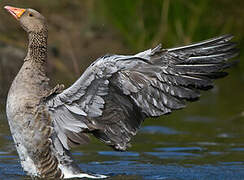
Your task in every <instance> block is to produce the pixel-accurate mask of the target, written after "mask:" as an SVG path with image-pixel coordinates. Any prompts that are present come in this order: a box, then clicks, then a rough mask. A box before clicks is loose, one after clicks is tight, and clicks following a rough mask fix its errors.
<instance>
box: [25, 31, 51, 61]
mask: <svg viewBox="0 0 244 180" xmlns="http://www.w3.org/2000/svg"><path fill="white" fill-rule="evenodd" d="M28 60H31V61H34V62H36V63H41V64H45V62H46V60H47V30H43V31H41V32H38V33H36V32H31V33H29V45H28V52H27V56H26V58H25V61H28Z"/></svg>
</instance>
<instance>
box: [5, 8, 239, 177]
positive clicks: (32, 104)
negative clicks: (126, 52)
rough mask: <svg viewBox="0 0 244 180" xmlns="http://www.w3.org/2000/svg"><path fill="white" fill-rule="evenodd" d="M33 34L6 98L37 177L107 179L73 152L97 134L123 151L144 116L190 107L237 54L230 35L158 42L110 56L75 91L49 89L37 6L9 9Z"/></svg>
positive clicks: (24, 157)
mask: <svg viewBox="0 0 244 180" xmlns="http://www.w3.org/2000/svg"><path fill="white" fill-rule="evenodd" d="M5 9H7V10H8V11H9V12H10V13H11V14H12V15H13V16H14V17H15V18H16V19H17V20H18V21H19V22H20V24H21V26H22V27H23V29H24V30H25V31H26V32H27V33H28V37H29V45H28V51H27V55H26V57H25V59H24V63H23V66H22V67H21V69H20V71H19V73H18V74H17V76H16V77H15V79H14V81H13V83H12V85H11V88H10V90H9V93H8V98H7V107H6V112H7V118H8V122H9V126H10V130H11V133H12V136H13V139H14V142H15V145H16V149H17V152H18V154H19V157H20V161H21V165H22V167H23V169H24V170H25V171H26V172H27V173H28V174H29V175H30V176H32V177H38V178H55V179H62V178H74V177H78V178H83V177H88V178H105V177H106V176H103V175H89V174H86V173H84V172H82V171H81V170H80V169H79V167H78V166H77V165H76V164H75V162H74V160H73V159H72V157H71V153H70V151H69V150H70V149H71V148H72V147H73V146H74V145H79V144H82V143H84V142H87V141H88V140H89V138H88V135H89V134H92V135H94V136H95V137H97V138H98V139H100V140H101V141H102V142H104V143H105V144H107V145H109V146H111V147H112V148H114V149H115V150H120V151H124V150H126V148H127V147H128V145H129V142H130V140H131V138H132V136H134V135H135V134H136V133H137V130H138V129H139V127H140V126H141V123H142V122H143V120H144V119H145V118H147V117H158V116H161V115H164V114H168V113H170V112H172V111H173V110H177V109H181V108H183V107H185V102H186V101H187V100H196V99H198V98H199V96H200V90H203V89H204V90H205V89H208V88H211V87H212V86H213V79H215V78H219V77H223V76H225V75H226V73H225V72H223V70H224V69H225V68H228V67H230V66H231V64H232V63H231V62H229V61H228V59H230V58H232V57H235V56H236V55H237V54H238V52H237V50H236V49H235V44H234V43H231V42H230V40H231V39H232V36H230V35H224V36H220V37H217V38H213V39H210V40H207V41H203V42H200V43H196V44H193V45H189V46H183V47H178V48H172V49H162V48H161V46H157V47H156V48H154V49H149V50H146V51H144V52H141V53H138V54H136V55H132V56H122V55H106V56H103V57H101V58H99V59H97V60H96V61H95V62H94V63H92V64H91V65H90V66H89V67H88V68H87V70H86V71H85V72H84V73H83V74H82V76H81V77H80V78H79V79H78V80H77V81H76V82H75V83H74V84H73V85H72V86H70V87H69V88H67V89H65V90H64V87H63V85H57V86H56V87H54V88H50V87H49V84H48V81H49V79H48V78H47V76H46V61H47V37H48V36H47V32H48V31H47V25H46V20H45V18H44V17H43V16H42V15H41V14H40V13H39V12H37V11H35V10H33V9H20V8H14V7H10V6H6V7H5Z"/></svg>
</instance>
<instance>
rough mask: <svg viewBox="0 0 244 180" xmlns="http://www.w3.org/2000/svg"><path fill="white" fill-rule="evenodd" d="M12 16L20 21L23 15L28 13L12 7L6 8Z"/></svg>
mask: <svg viewBox="0 0 244 180" xmlns="http://www.w3.org/2000/svg"><path fill="white" fill-rule="evenodd" d="M4 8H5V9H6V10H7V11H8V12H9V13H10V14H12V15H13V16H14V18H15V19H17V20H18V19H19V18H20V17H21V16H22V14H23V13H24V12H25V11H26V9H21V8H16V7H11V6H5V7H4Z"/></svg>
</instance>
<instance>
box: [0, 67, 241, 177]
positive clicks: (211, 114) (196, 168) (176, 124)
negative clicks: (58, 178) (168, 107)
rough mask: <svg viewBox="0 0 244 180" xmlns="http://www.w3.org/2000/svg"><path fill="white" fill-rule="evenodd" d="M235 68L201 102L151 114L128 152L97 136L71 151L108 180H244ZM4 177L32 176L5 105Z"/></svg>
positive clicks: (1, 137) (0, 137)
mask: <svg viewBox="0 0 244 180" xmlns="http://www.w3.org/2000/svg"><path fill="white" fill-rule="evenodd" d="M238 71H239V70H238V68H234V69H233V70H231V72H230V74H231V75H230V76H229V77H227V78H225V79H223V80H218V81H217V86H216V88H214V89H213V90H211V91H210V92H204V93H203V96H202V97H201V100H200V101H199V102H194V103H191V104H189V105H188V107H187V108H186V109H185V110H181V111H177V112H174V113H173V114H172V115H167V116H163V117H161V118H158V119H149V120H147V121H146V122H145V123H144V126H143V127H142V129H141V130H140V132H139V133H138V135H137V136H136V137H135V138H134V139H133V140H132V147H131V148H129V149H128V152H114V151H112V149H110V148H109V147H106V146H104V145H103V144H102V143H100V142H99V141H98V140H95V139H92V142H91V143H90V144H89V145H86V146H83V147H80V148H76V149H74V151H73V155H74V157H75V159H76V160H77V162H78V164H79V166H80V167H81V168H82V169H83V170H84V171H85V172H91V173H97V174H105V175H108V176H110V179H164V180H165V179H167V180H182V179H187V180H196V179H199V180H203V179H204V180H205V179H214V180H215V179H216V180H225V179H226V180H229V179H231V180H238V179H240V180H241V179H244V117H243V116H244V93H243V92H244V85H243V84H244V83H243V82H244V80H243V77H241V76H240V74H241V73H240V72H238ZM1 112H2V114H1V117H0V118H1V120H0V122H1V123H0V142H1V144H0V179H1V180H2V179H3V180H5V179H6V180H10V179H13V180H15V179H30V178H29V177H27V176H26V175H25V173H24V172H23V171H22V169H21V167H20V164H19V160H18V157H17V154H16V151H15V148H14V146H13V141H12V138H11V136H10V132H9V129H8V125H7V120H6V118H5V114H4V108H2V111H1Z"/></svg>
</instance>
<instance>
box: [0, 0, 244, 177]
mask: <svg viewBox="0 0 244 180" xmlns="http://www.w3.org/2000/svg"><path fill="white" fill-rule="evenodd" d="M5 5H12V6H16V7H23V8H27V7H31V8H33V9H36V10H38V11H40V12H41V13H42V14H43V15H44V16H45V17H46V18H47V20H48V24H49V61H48V74H49V77H51V83H52V85H53V86H54V85H56V84H57V83H64V84H65V85H66V87H68V86H69V85H70V84H71V83H72V82H74V81H75V80H76V79H77V78H78V77H79V76H80V75H81V73H82V72H83V71H84V70H85V69H86V68H87V67H88V65H89V64H90V63H91V62H92V61H94V60H95V59H96V58H98V57H100V56H102V55H104V54H107V53H112V54H135V53H137V52H139V51H142V50H145V49H148V48H151V47H154V46H156V45H157V44H159V43H162V45H163V47H164V48H168V47H174V46H180V45H185V44H189V43H192V42H197V41H201V40H205V39H208V38H212V37H215V36H219V35H223V34H233V35H234V36H235V38H234V41H236V42H238V46H239V48H240V56H239V57H238V59H239V60H240V63H239V64H238V65H237V66H235V67H233V68H231V69H230V70H228V72H229V73H230V75H229V76H228V77H226V78H224V79H221V80H217V81H216V87H215V88H213V89H212V90H211V91H208V92H204V93H202V97H201V99H200V101H198V102H194V103H190V104H189V105H188V108H186V109H184V110H181V111H177V112H174V113H173V114H172V115H170V116H163V117H160V118H159V119H156V120H151V121H146V122H145V123H144V125H146V126H152V125H156V126H163V127H169V128H172V129H173V130H177V131H179V132H183V133H179V134H176V135H167V133H166V134H156V135H155V134H152V135H151V134H150V135H149V134H143V133H139V134H138V136H136V137H135V138H134V139H133V141H134V140H136V143H132V144H133V147H132V149H130V150H132V151H137V152H140V151H142V152H144V151H153V150H152V148H156V147H162V146H166V147H168V146H172V144H173V146H185V145H186V146H200V147H203V149H204V151H203V152H202V154H203V157H202V156H201V158H198V159H197V160H192V159H187V160H185V161H183V160H181V161H178V162H179V163H181V164H184V163H192V162H194V163H198V164H199V163H200V164H201V163H202V164H205V163H216V162H219V161H227V162H231V161H241V160H242V161H243V158H244V153H243V152H244V151H241V152H237V151H234V152H233V151H231V150H230V148H235V147H237V148H239V147H242V149H244V144H243V139H244V125H243V124H244V53H243V52H244V33H243V30H244V1H243V0H232V1H230V0H11V1H10V0H0V104H1V106H0V107H1V108H0V120H3V121H2V122H1V123H0V142H1V144H0V151H1V150H2V151H6V152H9V149H11V148H9V147H12V149H13V150H12V152H13V154H16V152H15V150H14V148H13V146H10V141H9V138H8V137H9V136H10V132H9V130H8V128H7V127H8V126H7V120H6V117H5V108H4V107H5V101H6V97H7V92H8V89H9V87H10V85H11V82H12V80H13V79H14V77H15V76H16V74H17V72H18V70H19V68H20V67H21V65H22V63H23V58H24V56H25V53H26V47H27V36H26V34H25V32H24V31H23V30H22V29H21V27H20V26H19V24H18V23H17V22H16V20H15V19H14V18H13V17H11V16H10V15H9V13H7V12H6V11H5V10H4V9H3V7H4V6H5ZM6 136H7V138H6ZM94 141H95V140H94ZM163 143H164V144H163ZM81 149H82V152H85V153H86V152H91V151H98V150H104V149H105V150H110V149H109V148H107V147H105V146H99V144H98V143H91V144H89V145H88V146H85V147H82V148H79V150H78V151H81ZM205 151H207V152H220V153H219V154H220V155H217V154H216V155H215V154H214V155H207V156H205V155H206V154H207V153H206V152H205ZM12 152H11V153H12ZM92 157H94V158H95V160H94V161H97V159H96V156H84V157H82V159H83V161H84V160H85V162H90V161H92V159H91V158H92ZM99 158H100V157H99ZM0 159H1V158H0ZM110 159H111V158H110V157H108V160H110ZM154 160H155V159H154ZM154 160H151V159H150V160H147V161H146V163H147V162H151V163H153V161H154ZM168 161H172V162H175V159H170V158H169V159H168V160H167V161H164V162H168ZM155 162H156V163H158V160H157V161H156V160H155ZM159 163H162V161H161V159H160V162H159ZM0 177H1V176H0Z"/></svg>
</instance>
